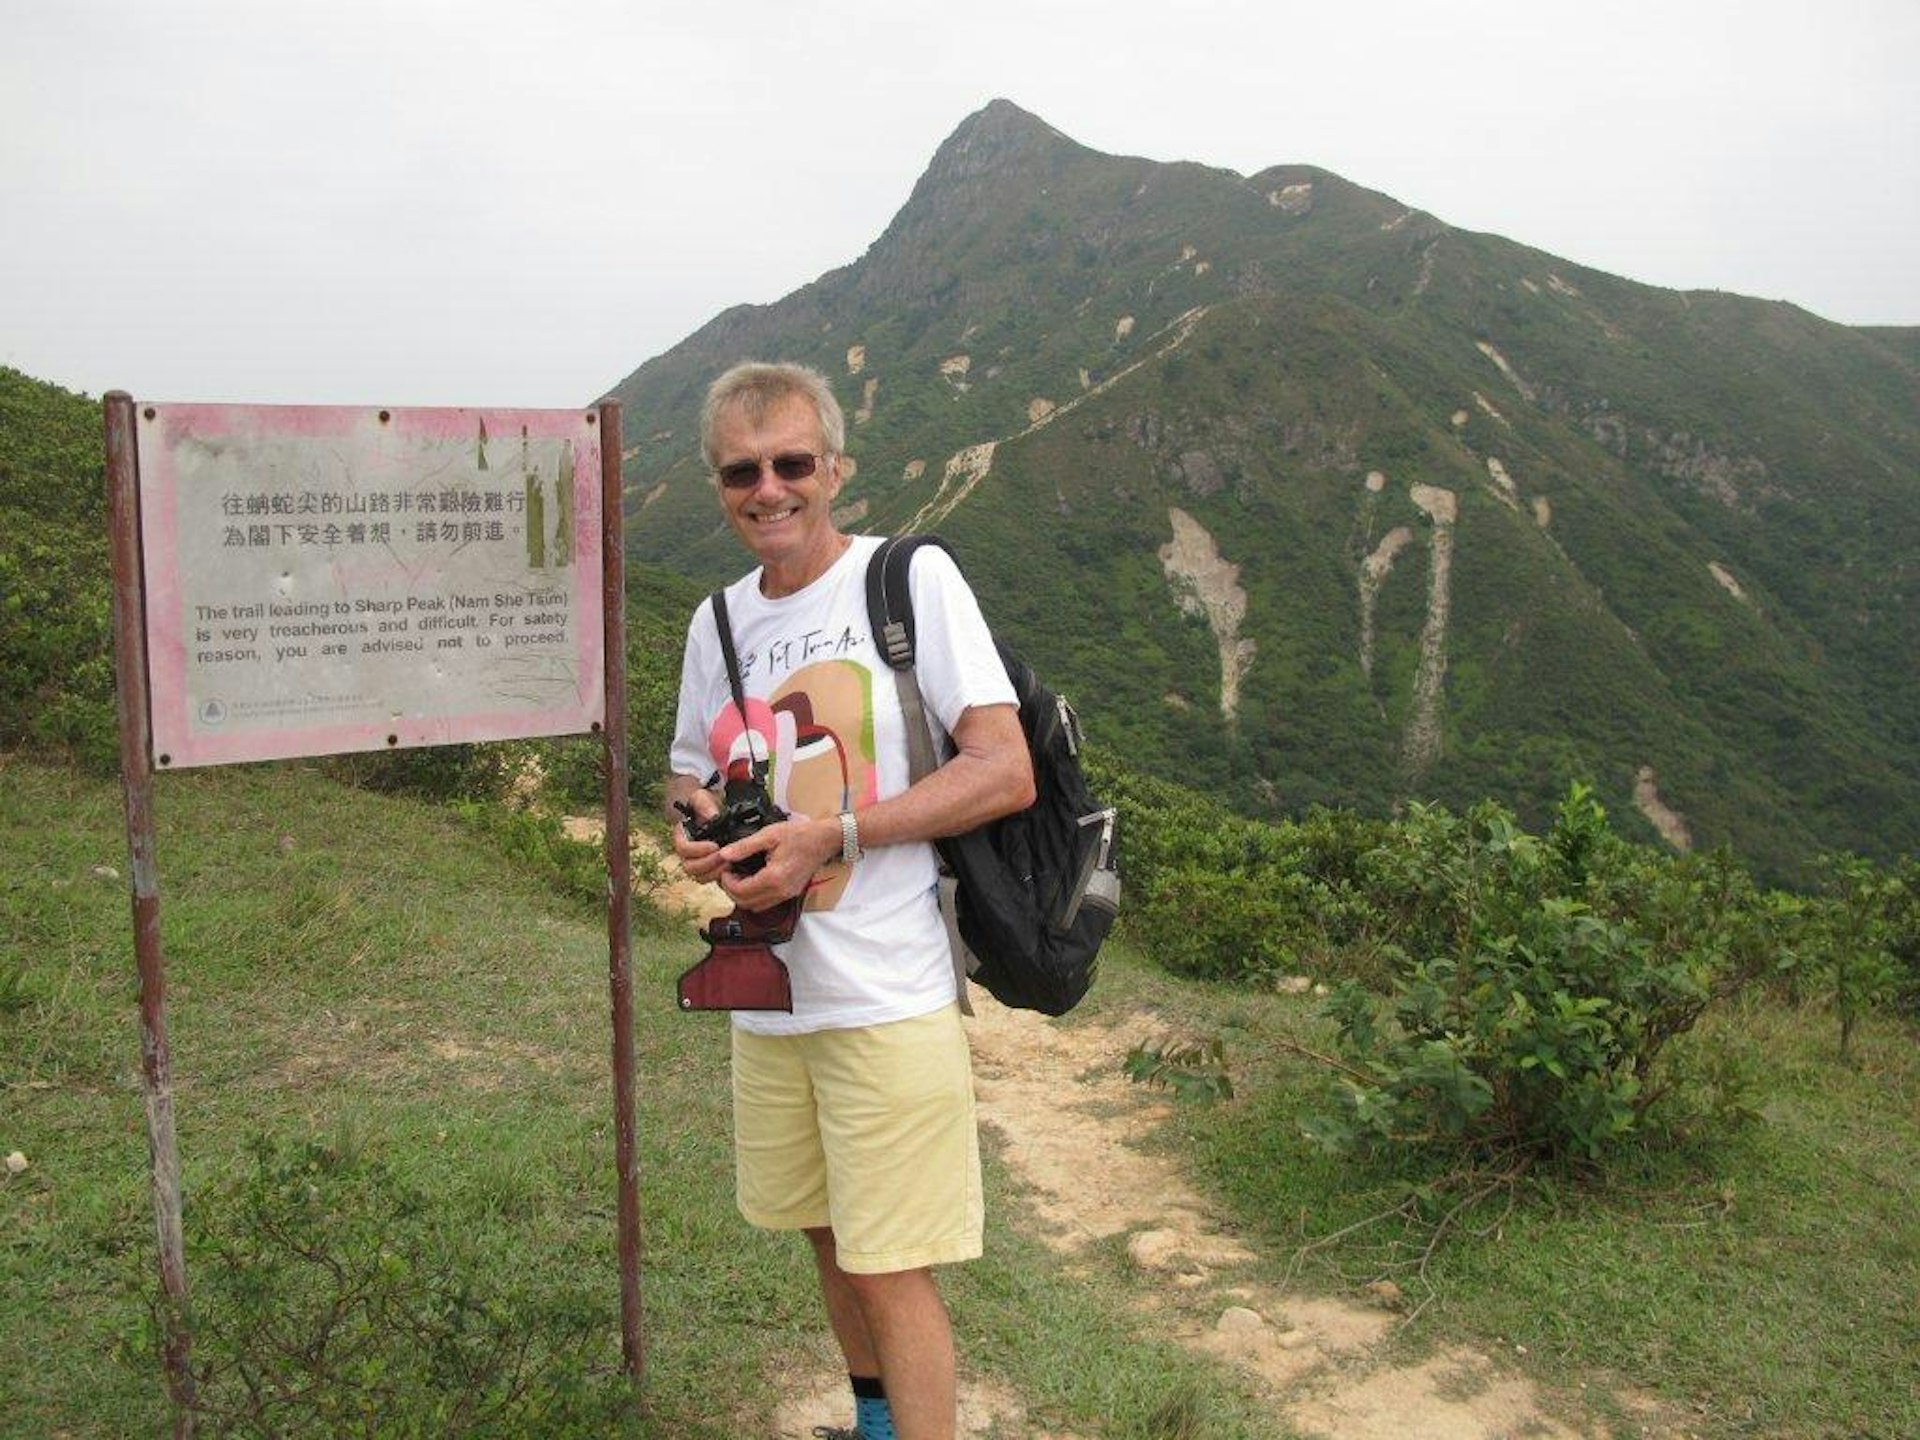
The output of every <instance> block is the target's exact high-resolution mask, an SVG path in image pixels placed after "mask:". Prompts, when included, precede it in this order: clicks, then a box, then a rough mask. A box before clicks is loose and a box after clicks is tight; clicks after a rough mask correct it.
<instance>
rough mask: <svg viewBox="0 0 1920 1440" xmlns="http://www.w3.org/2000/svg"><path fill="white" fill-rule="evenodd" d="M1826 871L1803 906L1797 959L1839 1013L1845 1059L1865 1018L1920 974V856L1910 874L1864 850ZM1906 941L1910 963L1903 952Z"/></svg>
mask: <svg viewBox="0 0 1920 1440" xmlns="http://www.w3.org/2000/svg"><path fill="white" fill-rule="evenodd" d="M1821 869H1822V871H1823V872H1824V875H1825V883H1824V886H1823V890H1822V893H1821V895H1820V896H1819V897H1817V898H1816V899H1814V900H1813V901H1811V902H1810V903H1808V904H1806V905H1805V906H1804V907H1801V916H1800V925H1799V927H1798V935H1799V946H1798V955H1797V959H1798V962H1799V966H1800V970H1801V972H1802V976H1803V978H1804V979H1806V980H1811V981H1812V983H1814V984H1815V985H1816V986H1817V987H1818V988H1819V990H1820V992H1821V993H1822V994H1824V996H1825V997H1826V1000H1827V1003H1828V1004H1829V1005H1830V1006H1831V1007H1832V1009H1833V1012H1834V1014H1835V1016H1836V1017H1837V1018H1838V1019H1839V1022H1840V1055H1841V1058H1842V1059H1845V1058H1846V1057H1847V1056H1848V1054H1849V1053H1850V1052H1851V1050H1852V1046H1853V1032H1854V1029H1855V1027H1856V1026H1858V1025H1859V1023H1860V1021H1861V1019H1862V1018H1863V1017H1864V1016H1865V1015H1866V1014H1867V1013H1868V1012H1869V1011H1871V1010H1874V1009H1877V1008H1879V1007H1881V1006H1884V1005H1887V1004H1889V1003H1891V1002H1892V1001H1893V1000H1894V999H1895V997H1896V996H1899V995H1900V994H1901V991H1902V986H1903V981H1904V982H1905V983H1908V984H1911V983H1912V981H1913V980H1914V979H1915V978H1920V977H1916V976H1915V973H1914V970H1913V959H1914V950H1915V946H1914V941H1915V926H1914V916H1915V899H1914V895H1913V893H1912V888H1911V885H1910V883H1909V877H1910V876H1911V873H1912V869H1913V862H1912V861H1911V859H1909V861H1908V862H1907V866H1906V870H1905V872H1903V873H1887V872H1883V871H1881V870H1879V869H1877V868H1876V867H1875V866H1874V865H1872V864H1871V863H1870V862H1868V861H1866V860H1862V859H1860V858H1859V857H1858V856H1853V855H1829V856H1826V857H1824V859H1823V860H1822V862H1821ZM1903 944H1904V946H1905V947H1906V954H1905V957H1904V958H1905V962H1906V963H1905V964H1904V965H1903V963H1902V956H1901V955H1900V954H1898V953H1896V947H1899V946H1902V945H1903Z"/></svg>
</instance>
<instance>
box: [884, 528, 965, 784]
mask: <svg viewBox="0 0 1920 1440" xmlns="http://www.w3.org/2000/svg"><path fill="white" fill-rule="evenodd" d="M922 545H938V546H939V547H940V548H941V549H942V550H945V551H946V552H947V553H948V554H949V555H951V554H952V553H953V550H952V547H951V546H949V545H948V544H947V542H946V541H944V540H942V539H941V538H940V537H939V536H938V535H895V536H892V537H890V538H889V539H886V540H883V541H881V542H880V548H879V549H878V550H876V551H874V552H873V559H871V560H869V561H868V562H867V621H868V623H869V625H871V626H872V629H873V643H874V644H875V645H876V646H877V647H878V648H879V651H880V658H881V659H883V660H884V661H886V663H887V664H888V666H890V667H891V668H892V670H893V681H894V686H895V688H896V689H897V690H898V691H899V692H900V710H901V713H902V715H904V716H905V718H906V729H907V762H908V776H909V783H911V782H912V781H916V780H919V779H920V778H921V777H922V776H925V775H931V774H932V773H933V772H934V770H935V769H936V768H937V766H938V761H937V760H936V759H935V757H934V753H933V736H932V733H931V732H930V731H929V730H928V728H927V709H926V705H925V703H924V702H923V701H922V700H921V698H920V682H919V680H918V679H917V678H915V676H914V673H913V666H914V659H915V649H914V646H915V634H914V625H913V592H912V590H911V589H910V588H909V586H908V583H907V573H908V567H909V566H911V565H912V564H913V554H914V551H916V550H918V549H919V548H920V547H921V546H922Z"/></svg>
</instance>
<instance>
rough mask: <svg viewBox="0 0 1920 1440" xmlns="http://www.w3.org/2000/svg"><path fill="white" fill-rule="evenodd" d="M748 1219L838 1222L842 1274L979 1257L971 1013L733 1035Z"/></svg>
mask: <svg viewBox="0 0 1920 1440" xmlns="http://www.w3.org/2000/svg"><path fill="white" fill-rule="evenodd" d="M733 1136H734V1163H735V1166H736V1172H737V1173H736V1178H737V1184H738V1196H739V1201H740V1213H741V1214H742V1215H744V1216H746V1218H747V1220H748V1222H749V1223H750V1224H753V1225H758V1226H760V1227H761V1228H763V1229H768V1230H803V1229H814V1228H818V1227H820V1226H823V1225H826V1226H831V1227H832V1228H833V1235H834V1243H835V1246H836V1249H837V1251H838V1254H839V1258H840V1266H841V1268H842V1269H844V1270H847V1271H849V1272H850V1273H853V1274H890V1273H893V1272H895V1271H900V1270H917V1269H919V1268H921V1267H922V1266H926V1265H946V1264H951V1263H952V1262H954V1261H957V1260H972V1259H974V1258H975V1257H977V1256H978V1255H979V1254H980V1249H981V1230H982V1228H983V1218H984V1210H985V1207H984V1205H983V1203H982V1201H981V1195H980V1136H979V1130H978V1127H977V1125H976V1123H975V1119H974V1109H973V1066H972V1062H971V1057H970V1056H969V1054H968V1051H967V1037H966V1032H965V1031H964V1030H962V1029H961V1026H960V1012H959V1010H958V1008H957V1007H955V1006H952V1005H949V1006H947V1007H945V1008H944V1009H941V1010H936V1011H934V1012H933V1013H932V1014H930V1015H920V1016H916V1017H915V1018H913V1019H911V1020H896V1021H893V1022H891V1023H890V1024H886V1025H873V1026H868V1027H865V1028H862V1029H854V1030H819V1031H815V1032H813V1033H812V1034H806V1035H750V1034H747V1033H746V1032H745V1031H742V1030H735V1031H734V1032H733Z"/></svg>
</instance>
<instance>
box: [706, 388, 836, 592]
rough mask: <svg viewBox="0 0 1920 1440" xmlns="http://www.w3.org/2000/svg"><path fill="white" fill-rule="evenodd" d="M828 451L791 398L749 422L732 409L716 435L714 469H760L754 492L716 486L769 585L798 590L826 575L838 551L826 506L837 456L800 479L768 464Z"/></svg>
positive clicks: (807, 412) (809, 410) (815, 420)
mask: <svg viewBox="0 0 1920 1440" xmlns="http://www.w3.org/2000/svg"><path fill="white" fill-rule="evenodd" d="M825 449H826V441H825V439H824V438H823V437H822V436H821V434H820V418H819V416H817V415H816V414H815V413H814V409H813V405H812V403H811V402H810V401H808V400H807V399H806V397H805V396H801V395H790V396H788V397H787V398H786V399H785V400H782V401H781V402H779V403H778V404H777V405H775V406H774V407H773V408H772V409H771V410H769V411H768V412H767V413H766V415H765V416H763V417H762V418H761V419H760V421H759V423H757V424H756V423H754V422H753V421H752V420H750V419H749V418H748V416H747V414H746V411H745V409H744V407H742V406H739V405H732V406H729V407H728V408H727V409H726V410H724V411H722V412H721V413H720V415H719V417H718V418H717V420H716V421H715V424H714V428H713V450H714V456H715V459H716V461H717V465H716V468H717V469H724V468H725V467H727V466H729V465H735V464H739V463H743V462H745V463H757V464H758V466H759V470H758V473H757V474H756V475H755V476H754V480H753V483H752V484H751V485H742V486H738V487H730V486H727V485H725V484H721V485H720V486H719V489H720V503H721V505H722V506H723V507H725V509H726V512H727V519H728V520H729V521H731V522H732V524H733V528H734V531H735V533H737V534H738V535H739V536H740V539H741V542H742V543H743V544H744V545H745V546H746V547H747V549H749V550H751V551H752V552H753V554H754V557H755V558H756V559H758V560H759V561H760V563H761V564H762V565H764V566H765V567H766V569H767V572H768V577H769V579H770V580H772V581H774V583H775V584H776V585H777V586H780V587H781V588H783V589H787V590H792V589H798V588H800V587H801V586H803V585H806V584H808V583H810V582H811V581H813V580H814V579H817V578H818V577H819V576H820V575H821V574H823V573H825V571H826V569H827V567H828V566H829V565H831V564H832V563H833V561H834V558H835V557H836V556H837V555H838V554H839V553H840V551H839V543H838V542H839V532H838V531H836V530H835V529H834V526H833V517H832V513H831V507H832V504H833V498H834V496H836V495H838V494H839V493H840V457H839V456H837V455H831V456H827V457H825V458H824V459H820V460H818V461H817V464H816V468H815V469H814V472H813V474H811V475H809V476H807V477H806V478H805V479H803V480H782V479H781V478H780V477H779V476H778V475H776V474H775V473H774V470H773V466H772V465H770V464H768V463H766V462H768V461H771V460H774V459H776V458H777V457H779V456H783V455H813V456H819V455H820V454H821V452H822V451H823V450H825Z"/></svg>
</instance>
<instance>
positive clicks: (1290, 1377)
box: [772, 1001, 1684, 1440]
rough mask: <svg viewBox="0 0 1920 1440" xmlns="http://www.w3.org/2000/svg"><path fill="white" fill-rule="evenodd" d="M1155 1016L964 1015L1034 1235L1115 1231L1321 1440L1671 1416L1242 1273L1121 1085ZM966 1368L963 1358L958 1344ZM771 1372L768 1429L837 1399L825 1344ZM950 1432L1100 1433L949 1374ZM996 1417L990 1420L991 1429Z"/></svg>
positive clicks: (809, 1422) (794, 1434)
mask: <svg viewBox="0 0 1920 1440" xmlns="http://www.w3.org/2000/svg"><path fill="white" fill-rule="evenodd" d="M1163 1028H1164V1027H1163V1026H1161V1025H1160V1024H1158V1023H1157V1022H1156V1021H1155V1020H1153V1018H1152V1017H1150V1016H1146V1015H1138V1016H1129V1017H1125V1018H1122V1019H1120V1020H1117V1021H1113V1022H1108V1023H1104V1024H1093V1025H1089V1024H1079V1025H1074V1026H1071V1027H1067V1026H1061V1025H1058V1024H1054V1023H1050V1022H1048V1021H1046V1020H1044V1019H1043V1018H1041V1017H1040V1016H1037V1015H1032V1014H1027V1013H1024V1012H1019V1011H1013V1010H1007V1009H1005V1008H1003V1007H1001V1006H998V1005H995V1004H993V1003H992V1002H991V1001H983V1002H982V1004H981V1006H980V1014H979V1015H978V1016H977V1017H976V1018H975V1019H974V1020H973V1021H972V1022H970V1024H969V1031H970V1034H971V1037H972V1041H973V1048H974V1068H975V1075H976V1078H977V1083H978V1087H979V1095H980V1110H981V1118H982V1121H983V1122H984V1124H985V1125H986V1127H987V1128H988V1129H989V1130H990V1131H991V1132H993V1133H994V1134H995V1135H997V1137H998V1138H999V1140H1000V1142H1001V1153H1002V1154H1003V1156H1004V1157H1005V1159H1006V1162H1007V1164H1008V1166H1009V1168H1011V1169H1012V1170H1013V1172H1014V1173H1015V1174H1016V1175H1017V1176H1018V1177H1019V1179H1020V1182H1021V1185H1022V1187H1023V1189H1024V1190H1025V1191H1026V1199H1027V1202H1028V1204H1029V1205H1030V1206H1031V1209H1032V1212H1033V1214H1034V1216H1035V1217H1036V1219H1037V1220H1038V1222H1039V1223H1040V1225H1041V1226H1042V1227H1044V1233H1043V1238H1044V1239H1045V1240H1046V1242H1047V1243H1048V1244H1049V1245H1051V1246H1052V1247H1053V1248H1054V1249H1056V1250H1057V1251H1059V1252H1060V1253H1061V1254H1063V1255H1066V1256H1073V1255H1075V1254H1077V1253H1079V1252H1081V1251H1082V1250H1084V1249H1085V1248H1086V1247H1087V1246H1088V1245H1089V1244H1091V1243H1093V1242H1095V1241H1098V1240H1102V1239H1106V1238H1108V1237H1111V1236H1115V1235H1123V1234H1124V1235H1126V1236H1127V1237H1128V1238H1127V1242H1126V1243H1127V1253H1128V1254H1129V1255H1130V1256H1131V1257H1132V1259H1133V1262H1134V1264H1135V1266H1136V1267H1137V1268H1138V1271H1139V1285H1138V1290H1137V1296H1136V1301H1135V1303H1136V1304H1137V1306H1138V1308H1139V1311H1140V1315H1141V1318H1142V1323H1143V1325H1147V1326H1151V1327H1153V1328H1154V1329H1155V1330H1157V1331H1158V1332H1159V1333H1161V1334H1164V1335H1167V1336H1170V1337H1172V1338H1175V1339H1177V1340H1178V1341H1180V1342H1181V1343H1184V1344H1186V1345H1188V1346H1191V1347H1192V1348H1193V1349H1195V1350H1197V1351H1200V1352H1202V1353H1204V1354H1207V1355H1210V1356H1212V1357H1214V1358H1215V1359H1216V1360H1218V1361H1219V1362H1220V1363H1222V1364H1224V1365H1228V1366H1231V1367H1233V1368H1234V1369H1236V1370H1238V1371H1239V1372H1241V1374H1242V1375H1243V1376H1245V1377H1246V1378H1248V1379H1249V1380H1251V1381H1252V1383H1253V1385H1254V1387H1255V1390H1256V1392H1257V1393H1260V1394H1263V1395H1265V1396H1267V1397H1268V1398H1269V1399H1270V1400H1271V1403H1272V1407H1273V1414H1274V1417H1275V1419H1276V1421H1277V1422H1279V1423H1278V1424H1276V1434H1277V1433H1279V1432H1280V1427H1281V1426H1282V1425H1284V1426H1287V1427H1291V1429H1292V1430H1293V1431H1294V1432H1296V1433H1299V1434H1303V1435H1311V1436H1316V1437H1324V1440H1519V1437H1529V1440H1626V1437H1627V1436H1634V1437H1653V1436H1660V1437H1670V1440H1680V1437H1682V1436H1683V1435H1684V1431H1682V1430H1679V1429H1676V1428H1674V1427H1672V1426H1671V1425H1669V1424H1668V1423H1666V1422H1664V1421H1662V1420H1660V1419H1659V1418H1658V1417H1657V1416H1656V1415H1655V1413H1654V1412H1653V1409H1652V1407H1651V1406H1648V1405H1645V1404H1637V1405H1636V1404H1633V1402H1631V1401H1629V1400H1627V1399H1626V1398H1625V1397H1620V1396H1616V1398H1617V1399H1621V1400H1622V1403H1624V1404H1628V1405H1630V1406H1631V1408H1633V1409H1634V1410H1636V1411H1637V1412H1638V1418H1637V1419H1636V1420H1635V1421H1634V1422H1633V1423H1632V1425H1631V1426H1630V1427H1629V1428H1628V1429H1626V1430H1624V1431H1622V1430H1614V1431H1609V1430H1606V1429H1604V1428H1601V1427H1599V1426H1598V1425H1596V1424H1594V1423H1593V1422H1591V1421H1587V1422H1583V1421H1582V1420H1581V1419H1580V1418H1579V1417H1580V1416H1581V1413H1582V1409H1583V1406H1582V1403H1581V1400H1580V1398H1579V1397H1577V1396H1549V1395H1545V1394H1543V1393H1542V1392H1541V1391H1540V1389H1539V1388H1538V1387H1537V1386H1535V1385H1534V1384H1533V1383H1532V1382H1531V1381H1530V1380H1528V1379H1526V1378H1525V1377H1524V1376H1522V1375H1519V1374H1517V1373H1515V1372H1514V1371H1513V1369H1512V1367H1511V1366H1509V1365H1507V1364H1505V1363H1503V1361H1502V1360H1501V1359H1500V1358H1499V1357H1496V1356H1494V1355H1491V1354H1488V1353H1485V1352H1483V1351H1481V1350H1478V1349H1475V1348H1473V1347H1471V1346H1467V1345H1454V1346H1449V1347H1447V1348H1445V1349H1444V1350H1442V1351H1440V1352H1439V1353H1437V1354H1435V1355H1432V1356H1430V1357H1429V1358H1427V1359H1425V1360H1422V1361H1420V1362H1417V1363H1412V1364H1403V1363H1395V1362H1394V1361H1392V1360H1390V1359H1388V1358H1387V1357H1386V1348H1387V1342H1388V1340H1389V1339H1390V1338H1391V1337H1392V1334H1393V1331H1394V1327H1395V1326H1396V1324H1397V1323H1398V1315H1397V1313H1396V1312H1395V1311H1393V1310H1391V1309H1387V1308H1383V1307H1381V1306H1376V1305H1369V1304H1361V1303H1357V1302H1352V1301H1346V1300H1340V1299H1335V1298H1327V1297H1323V1296H1312V1295H1306V1294H1298V1293H1293V1292H1289V1291H1283V1290H1280V1289H1277V1288H1275V1287H1274V1286H1272V1285H1270V1284H1267V1283H1263V1282H1260V1281H1256V1280H1254V1279H1252V1278H1251V1277H1249V1276H1248V1275H1247V1274H1246V1273H1244V1272H1245V1271H1246V1270H1247V1269H1248V1268H1249V1266H1250V1262H1252V1261H1254V1260H1255V1259H1257V1258H1258V1257H1257V1256H1256V1255H1255V1254H1254V1253H1253V1252H1252V1251H1251V1250H1249V1249H1248V1248H1247V1247H1246V1245H1245V1244H1243V1243H1242V1242H1241V1241H1240V1240H1238V1239H1236V1238H1235V1237H1233V1236H1231V1235H1229V1234H1225V1233H1223V1231H1222V1227H1221V1224H1220V1221H1219V1218H1218V1217H1217V1216H1215V1215H1214V1214H1213V1213H1212V1212H1211V1211H1210V1209H1209V1207H1208V1205H1207V1202H1206V1201H1205V1200H1204V1199H1203V1198H1202V1197H1201V1196H1200V1195H1198V1194H1197V1193H1196V1192H1195V1191H1194V1189H1193V1188H1192V1186H1191V1185H1190V1184H1188V1182H1187V1180H1186V1179H1185V1177H1184V1176H1183V1175H1181V1173H1180V1172H1179V1170H1178V1169H1177V1167H1176V1166H1175V1165H1174V1164H1173V1162H1172V1161H1171V1160H1169V1159H1167V1158H1165V1157H1164V1156H1160V1155H1156V1154H1152V1153H1149V1152H1148V1151H1147V1150H1146V1149H1145V1148H1143V1147H1142V1145H1141V1143H1140V1142H1141V1141H1143V1140H1144V1139H1145V1138H1146V1137H1147V1136H1149V1135H1150V1134H1151V1133H1152V1132H1153V1130H1154V1129H1155V1127H1157V1126H1158V1125H1160V1124H1161V1123H1163V1122H1164V1121H1165V1119H1166V1118H1167V1115H1168V1104H1167V1102H1166V1100H1165V1099H1164V1098H1163V1097H1161V1096H1160V1095H1158V1094H1156V1093H1155V1092H1152V1091H1147V1090H1143V1089H1142V1088H1141V1087H1139V1086H1136V1085H1133V1084H1132V1083H1130V1082H1129V1081H1128V1080H1127V1079H1126V1078H1125V1077H1124V1075H1123V1074H1122V1072H1121V1069H1120V1063H1121V1061H1122V1060H1123V1058H1124V1057H1125V1055H1126V1053H1127V1051H1128V1050H1129V1049H1130V1048H1131V1047H1132V1046H1134V1045H1136V1044H1138V1043H1140V1042H1141V1041H1143V1040H1146V1039H1150V1038H1151V1037H1153V1036H1154V1035H1156V1034H1158V1033H1159V1032H1160V1031H1161V1030H1162V1029H1163ZM962 1363H963V1370H964V1359H963V1362H962ZM821 1367H822V1368H820V1369H819V1370H818V1371H816V1372H814V1373H811V1374H797V1375H795V1376H793V1377H792V1379H791V1383H790V1384H788V1385H786V1386H784V1387H783V1389H784V1390H785V1393H786V1394H787V1395H788V1396H789V1397H790V1398H789V1400H788V1401H787V1403H785V1404H784V1405H783V1406H782V1407H781V1409H780V1411H779V1413H778V1414H777V1415H776V1417H775V1428H774V1430H773V1432H772V1435H773V1437H774V1440H802V1437H806V1436H808V1435H810V1433H811V1431H812V1427H813V1426H814V1425H817V1424H819V1423H821V1422H822V1421H823V1420H833V1419H836V1417H839V1415H840V1412H841V1410H842V1409H843V1408H844V1407H845V1404H846V1401H845V1398H844V1397H845V1389H846V1381H845V1378H844V1376H842V1375H841V1374H840V1373H839V1371H838V1368H837V1366H836V1365H835V1364H834V1363H833V1357H832V1356H831V1354H830V1353H828V1354H825V1355H823V1356H822V1357H821ZM961 1391H962V1396H961V1400H962V1424H961V1430H960V1433H961V1434H962V1435H963V1436H970V1437H986V1436H989V1435H993V1436H999V1437H1008V1436H1021V1437H1024V1440H1098V1436H1097V1432H1095V1433H1094V1434H1090V1435H1080V1436H1065V1435H1059V1434H1055V1433H1052V1432H1047V1431H1043V1430H1039V1429H1035V1428H1032V1427H1031V1426H1030V1425H1029V1423H1028V1420H1027V1416H1026V1412H1025V1410H1024V1407H1023V1406H1022V1404H1021V1402H1020V1400H1019V1397H1018V1396H1016V1395H1014V1394H1012V1393H1011V1392H1010V1391H1009V1390H1008V1389H1007V1388H1006V1387H1005V1386H1003V1385H1001V1384H999V1383H997V1382H996V1381H994V1380H993V1379H992V1378H991V1377H984V1376H978V1375H971V1374H966V1373H963V1375H962V1377H961ZM996 1427H997V1428H996Z"/></svg>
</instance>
